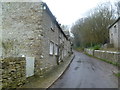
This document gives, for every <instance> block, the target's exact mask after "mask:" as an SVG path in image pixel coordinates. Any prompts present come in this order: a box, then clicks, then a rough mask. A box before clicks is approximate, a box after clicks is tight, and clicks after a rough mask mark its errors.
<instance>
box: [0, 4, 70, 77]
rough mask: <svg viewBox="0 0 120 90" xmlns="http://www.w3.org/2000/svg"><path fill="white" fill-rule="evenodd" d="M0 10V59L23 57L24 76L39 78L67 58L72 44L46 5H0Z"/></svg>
mask: <svg viewBox="0 0 120 90" xmlns="http://www.w3.org/2000/svg"><path fill="white" fill-rule="evenodd" d="M0 7H1V8H0V9H1V11H2V13H1V14H0V15H1V17H0V32H1V33H0V37H1V38H0V39H1V40H0V44H1V45H0V56H1V59H4V58H9V57H24V58H26V61H25V63H26V64H25V65H26V66H25V75H26V77H29V76H33V75H41V74H42V73H44V71H45V72H46V71H49V70H51V69H52V68H53V67H54V66H56V65H58V64H59V63H60V62H61V61H64V58H66V57H68V56H69V55H70V53H71V42H70V40H69V39H68V37H67V36H66V35H65V33H64V32H63V31H62V29H61V27H60V26H59V24H58V22H57V21H56V18H55V17H54V15H53V14H52V13H51V11H50V10H49V8H48V6H47V5H46V4H45V3H43V2H2V3H0ZM13 66H14V65H13ZM3 69H4V68H3Z"/></svg>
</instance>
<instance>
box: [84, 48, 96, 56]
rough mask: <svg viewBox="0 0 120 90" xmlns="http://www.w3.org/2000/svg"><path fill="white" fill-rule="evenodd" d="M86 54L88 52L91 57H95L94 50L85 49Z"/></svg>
mask: <svg viewBox="0 0 120 90" xmlns="http://www.w3.org/2000/svg"><path fill="white" fill-rule="evenodd" d="M84 51H85V52H87V53H88V54H89V55H93V54H94V50H92V49H86V48H85V49H84Z"/></svg>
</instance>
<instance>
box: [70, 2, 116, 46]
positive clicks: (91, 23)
mask: <svg viewBox="0 0 120 90" xmlns="http://www.w3.org/2000/svg"><path fill="white" fill-rule="evenodd" d="M114 17H115V15H114V10H113V8H112V5H111V4H110V2H106V3H104V4H101V5H99V6H97V7H96V8H94V9H93V10H92V11H91V12H90V14H89V15H88V16H87V17H85V18H82V19H79V20H78V21H77V22H76V23H75V24H74V25H73V26H72V28H71V31H72V33H73V35H74V44H75V46H76V47H80V46H81V47H89V46H93V45H96V44H104V43H107V42H108V40H109V38H108V37H109V34H108V29H107V27H108V26H109V25H110V24H111V23H113V21H114Z"/></svg>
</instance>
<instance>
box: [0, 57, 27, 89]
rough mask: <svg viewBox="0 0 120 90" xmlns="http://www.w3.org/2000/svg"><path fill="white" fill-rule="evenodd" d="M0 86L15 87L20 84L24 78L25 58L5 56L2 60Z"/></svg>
mask: <svg viewBox="0 0 120 90" xmlns="http://www.w3.org/2000/svg"><path fill="white" fill-rule="evenodd" d="M0 61H1V62H2V69H1V70H2V80H1V81H0V82H2V88H15V87H18V86H21V85H23V84H24V83H25V80H26V77H25V76H26V71H25V64H26V62H25V58H23V57H17V58H13V57H7V58H4V59H2V60H0Z"/></svg>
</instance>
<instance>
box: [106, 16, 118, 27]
mask: <svg viewBox="0 0 120 90" xmlns="http://www.w3.org/2000/svg"><path fill="white" fill-rule="evenodd" d="M119 20H120V17H118V19H117V20H116V21H115V22H114V23H113V24H111V25H110V26H109V27H108V29H110V28H111V27H112V26H113V25H114V24H115V23H117V22H118V21H119Z"/></svg>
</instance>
